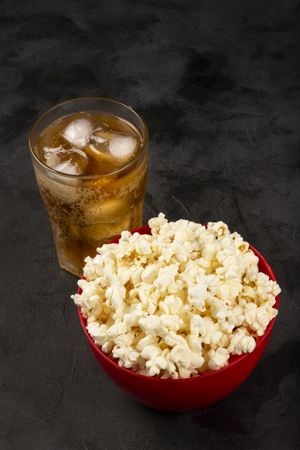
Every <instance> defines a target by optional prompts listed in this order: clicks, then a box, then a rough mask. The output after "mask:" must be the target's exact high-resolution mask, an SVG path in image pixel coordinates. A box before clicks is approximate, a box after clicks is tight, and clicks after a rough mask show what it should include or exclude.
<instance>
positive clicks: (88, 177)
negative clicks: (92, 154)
mask: <svg viewBox="0 0 300 450" xmlns="http://www.w3.org/2000/svg"><path fill="white" fill-rule="evenodd" d="M88 100H90V101H92V100H100V101H106V102H110V103H114V104H116V105H119V106H122V107H123V108H126V109H127V110H130V112H131V113H133V114H134V115H135V116H136V117H137V118H138V119H139V120H140V121H141V123H142V125H143V131H144V137H142V143H141V151H140V152H139V153H138V154H137V155H136V157H135V158H134V159H133V160H132V161H129V162H128V163H127V164H125V165H124V166H121V167H120V168H118V169H116V170H113V171H111V172H107V173H104V174H99V175H73V174H69V173H63V172H59V171H58V170H55V169H52V168H51V167H48V166H47V164H45V163H44V162H43V161H41V160H40V159H39V158H38V156H37V155H36V154H35V151H34V145H33V133H34V131H35V130H36V128H37V126H38V125H39V124H40V123H41V122H42V120H43V119H44V118H45V117H47V116H48V114H50V113H51V112H52V111H54V110H55V109H58V108H60V107H61V106H64V105H66V104H68V103H79V102H81V101H88ZM148 138H149V131H148V127H147V125H146V122H145V120H144V119H143V117H142V116H140V115H139V114H138V113H137V112H136V111H135V110H134V109H133V108H131V106H129V105H126V103H122V102H120V101H118V100H113V99H111V98H109V97H99V96H85V97H74V98H71V99H69V100H64V101H63V102H60V103H58V104H56V105H54V106H52V107H51V108H49V109H47V111H45V112H43V113H42V114H40V115H39V116H38V118H37V119H36V121H35V122H34V124H33V125H32V127H31V128H30V131H29V136H28V146H29V150H30V153H31V155H32V156H33V158H34V159H35V160H36V161H37V162H38V163H39V164H40V165H41V166H42V167H43V168H44V169H45V170H47V171H49V172H51V173H54V174H56V175H59V176H61V177H66V178H70V179H81V180H93V179H94V180H95V179H98V178H103V177H107V176H111V175H116V174H118V173H121V172H122V171H124V170H126V169H128V168H130V167H131V166H133V165H134V164H135V163H136V162H137V161H138V160H139V159H140V158H141V157H142V156H143V155H144V153H145V151H146V148H147V142H148Z"/></svg>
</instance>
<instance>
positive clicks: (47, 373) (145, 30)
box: [0, 0, 300, 450]
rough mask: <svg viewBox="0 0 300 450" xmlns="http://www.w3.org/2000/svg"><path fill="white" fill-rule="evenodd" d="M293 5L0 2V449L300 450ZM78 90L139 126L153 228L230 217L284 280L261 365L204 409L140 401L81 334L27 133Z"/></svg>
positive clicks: (153, 0) (170, 0)
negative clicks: (166, 408)
mask: <svg viewBox="0 0 300 450" xmlns="http://www.w3.org/2000/svg"><path fill="white" fill-rule="evenodd" d="M299 12H300V6H299V2H297V1H292V0H288V1H269V0H265V1H261V0H257V1H256V0H253V1H250V0H249V1H226V2H225V1H223V2H222V1H217V0H212V1H205V2H203V1H199V2H198V1H196V0H195V1H184V0H181V1H180V0H166V1H164V0H161V1H158V0H149V1H146V0H144V1H130V0H128V1H121V0H117V1H114V0H111V1H101V0H99V1H86V2H80V1H63V0H61V1H58V0H52V1H39V2H38V1H9V0H4V1H3V0H2V1H1V2H0V36H1V54H0V66H1V67H0V93H1V95H0V155H1V162H0V164H1V176H0V188H1V198H0V202H1V208H0V212H1V219H0V230H1V240H0V254H1V300H0V310H1V313H0V314H1V315H0V321H1V322H0V323H1V327H0V405H1V415H0V448H1V450H6V449H12V450H15V449H29V450H60V449H63V450H65V449H66V450H67V449H68V450H69V449H70V450H77V449H78V450H79V449H83V450H93V449H101V450H102V449H103V450H114V449H122V450H125V449H132V448H136V449H144V450H150V449H166V450H169V449H170V450H173V449H174V450H175V449H178V450H185V449H197V450H198V449H200V448H201V449H217V450H219V449H226V450H227V449H228V450H232V449H238V450H239V449H247V450H250V449H251V450H252V449H284V450H285V449H288V450H290V449H296V448H299V432H298V431H297V425H298V421H299V340H300V332H299V266H298V268H297V263H299V197H300V193H299V188H300V178H299V167H300V165H299V161H300V155H299V108H298V106H299V100H300V98H299V97H300V96H299V62H298V61H299V40H297V28H299ZM83 95H101V96H107V97H113V98H116V99H119V100H122V101H124V102H125V103H128V104H130V105H132V106H133V107H134V108H136V110H137V111H138V112H140V113H141V114H142V115H143V116H144V117H145V119H146V121H147V122H148V124H149V127H150V136H151V139H150V167H149V182H148V188H147V195H146V205H145V221H146V220H148V219H149V218H150V217H151V216H153V215H156V214H157V213H158V212H159V211H164V212H165V213H166V214H167V216H168V217H169V218H170V219H178V218H187V219H192V220H195V221H200V222H206V221H208V220H219V219H221V220H224V221H225V222H227V223H228V224H229V225H230V227H231V228H232V229H233V230H237V231H239V232H240V233H241V234H242V235H243V237H244V238H245V239H247V240H249V241H250V242H251V243H252V244H253V245H254V246H255V247H257V248H258V249H259V250H260V251H261V252H262V253H263V254H264V255H265V256H266V257H267V259H268V260H269V261H270V263H271V265H272V267H273V268H274V271H275V273H276V275H277V276H278V280H279V282H280V284H281V286H282V289H283V293H282V296H281V306H280V314H279V317H278V320H277V322H276V326H275V329H274V332H273V335H272V338H271V341H270V344H269V346H268V349H267V351H266V353H265V355H264V357H263V359H262V360H261V362H260V364H259V365H258V367H257V368H256V370H255V371H254V372H253V374H252V375H251V376H250V377H249V379H248V380H247V381H246V382H245V383H244V384H243V385H242V386H241V387H240V388H239V389H238V390H237V391H236V392H234V393H233V394H232V395H231V396H230V397H228V398H227V399H225V400H224V401H222V402H221V403H219V404H217V405H215V406H213V407H211V408H208V409H206V410H203V411H195V412H192V413H188V414H170V413H161V412H157V411H154V410H151V409H148V408H146V407H144V406H141V405H140V404H138V403H136V402H135V401H133V400H132V399H131V398H129V397H127V395H126V394H124V393H123V392H121V391H120V390H119V389H118V388H117V387H116V386H114V385H113V383H112V382H111V381H110V380H108V379H107V378H106V376H105V375H104V374H103V373H102V372H101V370H100V368H99V366H98V365H97V362H96V361H95V360H94V359H93V356H92V354H91V352H90V350H89V348H88V346H87V343H86V341H85V338H84V336H83V333H82V331H81V329H80V325H79V322H78V318H77V314H76V309H75V307H74V305H73V303H72V301H71V300H70V294H71V293H72V292H74V291H75V289H76V279H75V278H74V277H72V276H71V275H69V274H67V273H65V272H63V271H61V270H60V268H59V267H58V265H57V262H56V255H55V250H54V247H53V242H52V238H51V233H50V229H49V224H48V219H47V215H46V211H45V209H44V207H43V205H42V202H41V199H40V197H39V194H38V191H37V187H36V184H35V179H34V175H33V171H32V167H31V161H30V157H29V152H28V150H27V136H28V130H29V128H30V126H31V124H32V123H33V121H34V120H35V119H36V117H37V116H38V114H39V113H41V112H42V111H44V110H46V109H47V108H48V107H50V106H52V105H54V104H55V103H57V102H59V101H61V100H64V99H68V98H71V97H75V96H83ZM174 395H176V392H174Z"/></svg>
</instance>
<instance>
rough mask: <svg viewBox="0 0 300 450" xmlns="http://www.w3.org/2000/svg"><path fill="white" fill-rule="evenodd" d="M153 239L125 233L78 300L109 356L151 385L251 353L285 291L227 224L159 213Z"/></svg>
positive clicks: (100, 259) (82, 283) (89, 265)
mask: <svg viewBox="0 0 300 450" xmlns="http://www.w3.org/2000/svg"><path fill="white" fill-rule="evenodd" d="M149 226H150V228H151V232H152V235H139V234H138V233H134V234H131V233H130V232H129V231H124V232H122V234H121V238H120V241H119V243H118V244H105V245H103V246H102V247H101V248H99V249H98V250H97V251H98V254H97V255H96V256H95V258H90V257H87V258H86V260H85V262H86V265H85V267H84V270H83V273H84V277H85V279H83V280H79V281H78V286H79V287H80V288H81V289H82V293H81V294H75V295H73V296H72V298H73V299H74V302H75V303H76V304H77V305H79V306H80V308H81V312H82V314H83V316H84V317H85V318H86V319H87V330H88V332H89V334H90V335H91V337H92V338H93V339H94V341H95V343H96V344H97V345H99V346H100V347H101V349H102V350H103V352H105V353H107V354H109V355H110V356H111V357H113V358H115V359H116V360H117V361H118V364H119V365H120V366H123V367H126V368H128V369H131V370H133V371H136V372H138V373H141V374H144V375H147V376H160V377H162V378H173V379H177V378H188V377H192V376H195V375H198V374H200V373H203V372H205V371H206V370H218V369H220V368H222V367H225V366H226V365H227V364H228V361H229V358H230V355H241V354H243V353H250V352H252V351H253V350H254V348H255V346H256V339H257V337H258V336H262V335H263V334H264V332H265V330H266V328H267V326H268V324H269V322H270V321H271V320H272V319H273V318H274V317H275V316H276V314H277V309H275V308H274V305H275V299H276V296H277V295H278V294H279V292H280V288H279V286H278V284H277V283H275V282H274V281H272V280H270V279H269V277H268V276H267V275H265V274H263V273H261V272H259V269H258V258H257V257H256V256H255V255H254V253H253V252H252V251H251V250H250V249H249V244H248V243H247V242H245V241H243V239H242V237H241V236H240V235H239V234H238V233H230V231H229V229H228V226H227V225H226V224H225V223H223V222H209V223H208V225H207V227H204V226H203V225H200V224H197V223H193V222H189V221H187V220H178V221H177V222H168V221H167V219H166V218H165V216H164V214H162V213H160V214H159V216H158V217H155V218H153V219H151V220H150V221H149Z"/></svg>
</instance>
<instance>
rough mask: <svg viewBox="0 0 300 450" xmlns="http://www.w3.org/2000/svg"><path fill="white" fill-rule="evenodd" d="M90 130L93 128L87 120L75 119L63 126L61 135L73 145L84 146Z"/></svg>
mask: <svg viewBox="0 0 300 450" xmlns="http://www.w3.org/2000/svg"><path fill="white" fill-rule="evenodd" d="M92 132H93V128H92V124H91V123H90V121H89V120H87V119H76V120H73V121H72V122H71V123H69V125H68V126H67V127H66V128H65V130H64V132H63V137H64V138H65V139H66V140H67V141H69V142H70V143H71V144H72V145H74V146H75V147H79V148H84V147H85V146H86V145H87V143H88V142H89V138H90V135H91V134H92Z"/></svg>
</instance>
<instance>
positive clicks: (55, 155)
mask: <svg viewBox="0 0 300 450" xmlns="http://www.w3.org/2000/svg"><path fill="white" fill-rule="evenodd" d="M44 157H45V162H46V164H47V166H48V167H51V169H54V170H57V171H58V172H62V173H67V174H68V175H82V174H83V173H84V171H85V169H86V166H87V164H88V157H87V155H86V154H85V153H84V152H83V151H82V150H80V149H78V148H72V149H64V148H63V147H62V146H60V147H55V148H49V147H44Z"/></svg>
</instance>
